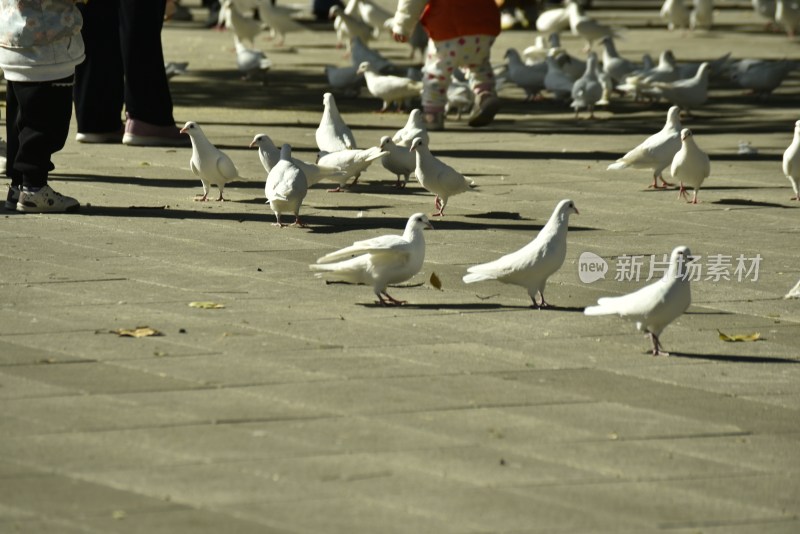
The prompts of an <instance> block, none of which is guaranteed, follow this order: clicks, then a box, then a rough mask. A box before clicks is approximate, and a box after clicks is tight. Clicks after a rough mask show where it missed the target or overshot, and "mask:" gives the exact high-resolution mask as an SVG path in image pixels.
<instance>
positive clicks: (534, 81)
mask: <svg viewBox="0 0 800 534" xmlns="http://www.w3.org/2000/svg"><path fill="white" fill-rule="evenodd" d="M505 58H506V61H507V63H508V72H507V80H508V81H509V82H511V83H513V84H514V85H516V86H518V87H520V88H521V89H522V90H523V91H525V99H526V100H533V99H534V98H535V97H536V96H537V95H538V94H539V93H540V92H541V91H542V89H544V77H545V76H546V75H547V63H545V62H544V61H542V62H539V63H536V64H533V65H526V64H525V62H523V61H522V58H521V57H520V55H519V52H517V50H516V49H515V48H509V49H508V50H506V54H505Z"/></svg>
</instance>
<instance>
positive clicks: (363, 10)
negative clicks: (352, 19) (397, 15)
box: [356, 0, 393, 39]
mask: <svg viewBox="0 0 800 534" xmlns="http://www.w3.org/2000/svg"><path fill="white" fill-rule="evenodd" d="M356 7H357V8H358V14H359V15H360V16H361V20H362V21H364V22H365V23H367V24H368V25H370V26H371V27H372V36H373V37H375V38H376V39H377V38H378V36H380V34H381V32H382V31H383V30H384V28H385V27H386V21H388V20H391V19H392V18H393V15H392V13H389V12H388V11H386V10H385V9H383V8H382V7H381V6H379V5H377V4H375V3H374V2H372V1H371V0H356Z"/></svg>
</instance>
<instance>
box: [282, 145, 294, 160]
mask: <svg viewBox="0 0 800 534" xmlns="http://www.w3.org/2000/svg"><path fill="white" fill-rule="evenodd" d="M281 159H292V145H290V144H289V143H284V144H283V145H282V146H281Z"/></svg>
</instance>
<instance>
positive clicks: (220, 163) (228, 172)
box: [217, 152, 239, 180]
mask: <svg viewBox="0 0 800 534" xmlns="http://www.w3.org/2000/svg"><path fill="white" fill-rule="evenodd" d="M217 171H218V172H219V174H220V176H222V177H223V178H225V179H226V180H233V179H234V178H238V177H239V172H238V171H237V170H236V166H235V165H234V164H233V161H232V160H231V158H229V157H228V156H227V154H223V153H221V152H220V155H219V157H218V158H217Z"/></svg>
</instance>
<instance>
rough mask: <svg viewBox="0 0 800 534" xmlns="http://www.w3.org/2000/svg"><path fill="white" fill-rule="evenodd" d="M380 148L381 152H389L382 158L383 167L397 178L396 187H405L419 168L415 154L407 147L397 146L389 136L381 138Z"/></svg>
mask: <svg viewBox="0 0 800 534" xmlns="http://www.w3.org/2000/svg"><path fill="white" fill-rule="evenodd" d="M379 147H380V149H381V150H384V151H386V152H388V154H386V155H385V156H383V157H382V158H381V165H383V168H384V169H386V170H387V171H389V172H390V173H392V174H394V175H395V176H397V182H396V183H395V187H398V188H403V187H405V186H406V184H407V183H408V179H409V177H410V176H411V174H413V173H414V169H415V168H416V166H417V161H416V158H415V157H414V154H413V153H412V152H411V151H410V150H409V149H408V148H407V147H403V146H398V145H396V144H395V142H394V141H392V138H391V137H389V136H388V135H384V136H383V137H381V144H380V145H379Z"/></svg>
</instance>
